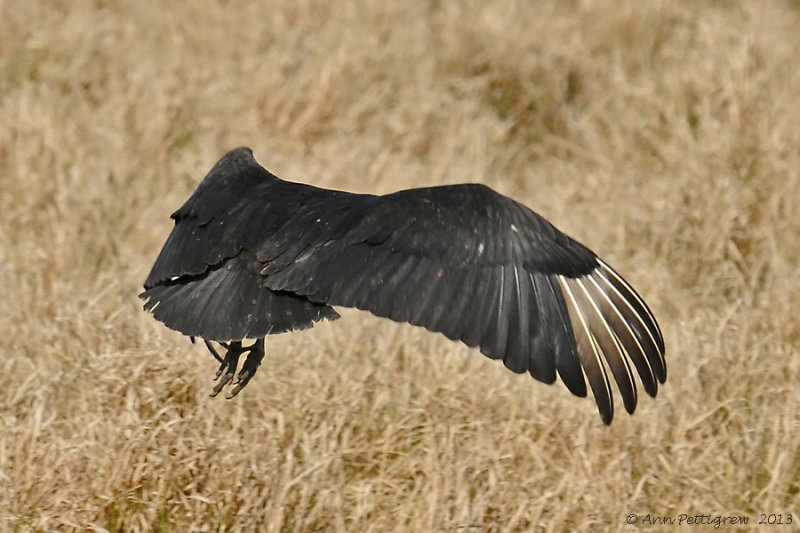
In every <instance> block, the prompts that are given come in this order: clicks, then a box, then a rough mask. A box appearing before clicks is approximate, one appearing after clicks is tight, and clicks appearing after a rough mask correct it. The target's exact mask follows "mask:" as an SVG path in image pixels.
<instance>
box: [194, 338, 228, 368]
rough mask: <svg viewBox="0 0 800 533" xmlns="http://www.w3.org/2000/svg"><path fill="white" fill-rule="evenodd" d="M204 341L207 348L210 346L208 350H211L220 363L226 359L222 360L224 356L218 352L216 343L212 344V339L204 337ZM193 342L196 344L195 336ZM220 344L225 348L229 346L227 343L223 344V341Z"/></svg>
mask: <svg viewBox="0 0 800 533" xmlns="http://www.w3.org/2000/svg"><path fill="white" fill-rule="evenodd" d="M203 342H204V343H206V348H208V351H209V352H211V355H213V356H214V359H216V360H217V361H219V362H220V363H223V362H224V361H223V360H222V357H220V356H219V354H218V353H217V350H216V349H214V345H213V344H211V342H210V341H207V340H206V339H203ZM192 344H194V337H192ZM220 344H221V345H222V346H224V347H225V348H227V347H228V345H227V344H223V343H220Z"/></svg>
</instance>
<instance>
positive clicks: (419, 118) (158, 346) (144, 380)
mask: <svg viewBox="0 0 800 533" xmlns="http://www.w3.org/2000/svg"><path fill="white" fill-rule="evenodd" d="M798 27H800V6H798V3H797V2H789V1H784V0H775V1H761V0H758V1H752V2H712V1H701V2H696V1H693V0H684V1H674V2H637V1H634V0H627V1H625V0H623V1H612V0H598V1H577V0H576V1H565V2H562V1H557V0H550V1H542V2H535V3H534V2H513V1H498V2H491V3H489V2H479V1H477V0H474V1H470V0H464V1H456V2H440V1H437V0H410V1H408V2H404V3H399V2H398V3H384V2H377V1H368V0H363V1H355V0H341V1H337V2H331V3H327V4H324V3H322V2H312V1H310V0H300V1H275V2H249V3H246V2H235V1H225V0H199V1H195V2H189V1H186V0H179V1H175V2H169V3H162V2H155V1H152V0H143V1H141V2H129V3H128V2H111V1H102V0H95V1H89V0H75V1H71V2H56V1H52V0H40V1H37V2H24V1H22V0H10V1H9V0H7V1H5V2H0V123H1V125H0V260H1V261H0V265H2V267H0V292H1V294H2V298H0V326H2V331H3V335H2V337H0V352H1V353H2V357H0V376H1V377H2V380H3V386H2V387H1V388H0V529H8V530H14V531H29V530H40V531H50V530H71V529H75V530H86V529H88V530H97V531H182V530H191V531H253V530H263V531H275V532H278V531H281V532H283V531H285V532H294V531H528V530H544V531H571V530H583V531H599V530H625V529H626V528H628V529H631V530H636V531H640V530H648V529H657V528H655V527H654V526H653V527H651V526H649V525H647V524H644V525H642V524H639V525H638V526H629V525H626V521H625V520H626V516H627V515H628V514H630V513H637V514H639V515H642V516H645V515H647V514H648V513H651V514H652V515H654V516H655V515H658V516H662V515H672V516H675V515H677V514H678V513H689V514H698V513H699V514H712V515H714V514H717V515H726V516H727V515H729V514H740V515H745V516H749V517H751V519H752V522H751V526H750V527H753V528H754V527H757V526H755V525H754V524H756V523H757V521H758V519H759V517H760V514H761V513H767V514H769V513H782V514H783V516H784V519H785V517H786V515H787V513H795V514H794V520H795V526H784V527H785V528H786V530H790V529H792V528H794V527H796V524H797V523H800V516H798V513H800V505H799V502H800V482H798V479H800V439H799V438H798V430H799V429H800V427H799V426H800V423H799V421H800V388H799V387H798V380H799V379H800V355H799V354H798V351H799V347H800V318H799V317H800V297H798V287H800V269H798V265H800V241H799V237H798V235H800V215H799V214H798V213H800V192H798V189H799V188H800V98H798V95H800V63H799V61H798V58H799V57H800V49H799V46H800V32H798V31H797V28H798ZM239 145H247V146H251V147H252V148H253V149H254V151H255V155H256V157H257V159H259V161H260V162H261V163H262V164H263V165H264V166H266V167H267V168H269V169H270V170H272V171H273V172H275V173H277V174H278V175H279V176H282V177H285V178H287V179H291V180H295V181H304V182H307V183H312V184H315V185H319V186H325V187H335V188H343V189H348V190H351V191H357V192H377V193H385V192H389V191H393V190H396V189H398V188H405V187H414V186H422V185H433V184H445V183H458V182H465V181H477V182H482V183H486V184H488V185H490V186H492V187H493V188H495V189H497V190H498V191H500V192H502V193H504V194H508V195H512V196H514V197H515V198H517V199H518V200H520V201H522V202H523V203H525V204H527V205H528V206H530V207H532V208H533V209H535V210H537V211H538V212H539V213H541V214H543V215H544V216H546V217H548V218H549V219H551V220H552V221H553V222H554V223H555V224H556V225H557V226H559V227H560V228H561V229H563V230H565V231H566V232H567V233H569V234H570V235H572V236H574V237H576V238H578V239H579V240H581V241H583V242H585V243H586V244H587V245H589V246H590V247H591V248H592V249H594V250H595V251H596V252H598V253H599V254H600V255H601V256H602V257H604V258H605V259H606V260H607V261H609V262H610V263H611V264H612V265H614V266H616V267H617V268H618V269H619V271H620V272H621V273H623V275H625V276H626V278H628V280H629V281H630V282H631V283H632V284H633V285H634V286H635V287H636V288H637V289H638V290H639V291H640V293H641V294H642V295H643V296H644V297H645V298H646V300H647V301H648V303H649V304H650V306H651V307H652V308H653V310H654V312H655V313H656V316H657V317H658V318H659V321H660V323H661V326H662V328H663V330H664V336H665V339H666V342H667V361H668V367H669V379H668V381H667V384H666V386H664V387H663V388H662V389H661V391H660V393H659V397H658V398H657V399H656V400H655V401H653V400H650V399H649V398H646V397H645V398H643V399H642V401H641V403H640V406H639V409H638V410H637V413H636V414H635V415H634V416H632V417H628V416H627V415H625V414H624V413H620V414H618V416H617V417H616V419H615V421H614V424H613V425H612V426H611V427H605V426H603V424H602V423H601V422H600V419H599V417H598V416H597V414H596V410H595V406H594V404H593V403H592V401H591V400H588V399H587V400H580V399H577V398H574V397H572V396H571V395H570V394H569V393H568V392H567V391H566V389H565V388H564V387H563V386H562V385H558V386H552V387H548V386H545V385H542V384H541V383H538V382H534V381H533V380H531V379H530V378H528V377H525V376H515V375H512V374H510V373H509V372H507V371H506V370H505V369H504V368H503V367H502V365H499V364H497V363H494V362H492V361H490V360H488V359H486V358H484V357H482V356H480V355H479V354H477V352H474V351H471V350H468V349H467V348H465V347H463V346H460V345H457V344H455V343H450V342H448V341H447V340H446V339H444V338H443V337H441V336H438V335H431V334H428V333H426V332H424V331H422V330H419V329H416V328H413V327H411V326H407V325H398V324H393V323H390V322H388V321H384V320H379V319H377V318H374V317H371V316H369V315H366V314H362V313H358V312H350V311H347V310H345V311H344V312H343V318H342V319H340V320H339V321H337V322H335V323H329V324H322V325H320V326H318V327H316V328H314V329H313V330H310V331H307V332H303V333H298V334H294V335H280V336H275V337H273V338H270V339H268V344H267V348H268V356H267V358H266V359H265V361H264V364H263V365H262V367H261V371H260V372H259V375H258V376H257V377H256V379H255V380H254V382H253V383H252V384H251V385H250V386H249V387H248V388H247V389H246V390H245V391H244V392H243V394H241V395H240V396H239V397H237V398H236V399H235V400H232V401H223V400H221V399H218V400H213V399H210V398H209V397H208V393H209V392H210V389H211V386H212V381H211V377H212V376H213V374H214V372H215V370H216V364H215V362H214V361H213V359H212V358H211V357H210V356H209V355H208V354H207V353H205V349H204V348H203V347H202V346H192V345H191V344H189V342H188V341H187V340H186V339H185V338H184V337H182V336H180V335H178V334H176V333H174V332H172V331H169V330H167V329H166V328H164V327H163V326H162V325H161V324H159V323H157V322H156V321H155V320H153V319H152V317H150V316H148V315H147V314H145V313H144V312H142V311H141V302H140V301H139V300H138V298H137V297H136V295H137V294H138V292H139V291H140V289H141V283H142V281H143V280H144V278H145V277H146V275H147V272H148V270H149V268H150V266H151V264H152V261H153V260H154V259H155V257H156V254H157V253H158V251H159V249H160V247H161V245H162V243H163V241H164V239H165V238H166V236H167V234H168V232H169V231H170V229H171V221H170V220H169V218H168V215H169V214H170V213H171V212H172V211H173V210H175V209H176V208H177V207H178V206H179V205H180V204H181V203H182V202H183V201H184V200H185V198H186V197H187V196H188V195H189V194H190V193H191V191H192V190H193V189H194V187H195V186H196V185H197V183H198V182H199V180H200V179H201V178H202V177H203V175H204V174H205V172H207V170H208V169H209V168H210V167H211V165H212V164H213V163H214V162H215V161H216V160H217V159H218V158H219V157H220V156H221V155H223V154H224V153H225V152H226V151H227V150H228V149H231V148H234V147H236V146H239ZM779 530H783V529H780V528H779Z"/></svg>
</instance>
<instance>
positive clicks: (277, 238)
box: [143, 149, 666, 423]
mask: <svg viewBox="0 0 800 533" xmlns="http://www.w3.org/2000/svg"><path fill="white" fill-rule="evenodd" d="M173 218H174V219H175V220H176V226H175V229H174V231H173V234H172V235H171V236H170V238H169V240H168V241H167V243H166V245H165V247H164V250H162V253H161V255H160V256H159V258H158V260H157V261H156V264H155V265H154V267H153V271H152V272H151V274H150V276H149V277H148V280H147V282H146V283H145V288H146V289H147V290H146V291H145V293H144V294H143V296H144V297H146V298H147V297H150V298H151V299H150V301H148V303H147V304H146V305H149V306H150V307H155V310H154V312H155V314H156V318H159V319H161V320H163V321H164V322H165V323H167V325H169V326H170V327H175V329H179V330H181V331H184V333H186V332H187V330H188V329H189V327H190V323H191V322H192V320H194V318H188V319H187V318H185V317H186V316H187V315H188V314H190V313H192V310H191V309H192V308H193V306H197V307H198V308H199V310H197V311H194V314H195V315H197V317H198V318H200V319H201V323H202V326H198V327H196V328H195V329H194V330H193V331H196V332H195V333H191V334H194V335H198V336H204V337H206V338H209V336H208V334H204V333H203V332H204V331H206V332H208V331H214V333H215V335H217V336H213V337H212V338H217V339H219V338H220V337H219V335H218V333H219V332H220V330H222V331H223V332H224V333H226V334H230V337H229V338H237V337H236V335H239V334H242V333H243V332H244V331H245V330H244V329H243V328H242V327H241V324H247V328H245V329H246V333H247V335H246V336H251V337H252V336H260V335H263V334H267V333H270V332H276V331H278V330H285V329H291V328H292V327H307V326H308V325H310V324H311V323H312V322H313V321H314V320H318V319H319V318H321V317H323V316H328V317H329V318H330V317H331V313H334V314H335V312H334V311H333V310H332V309H331V308H330V307H328V306H334V305H337V306H338V305H341V306H347V307H356V308H359V309H364V310H367V311H370V312H372V313H374V314H376V315H378V316H382V317H387V318H390V319H392V320H396V321H401V322H409V323H411V324H415V325H419V326H423V327H425V328H427V329H429V330H431V331H437V332H441V333H443V334H445V335H446V336H447V337H448V338H450V339H454V340H460V341H462V342H464V343H465V344H467V345H468V346H478V347H480V350H481V352H482V353H484V354H486V355H487V356H489V357H491V358H493V359H502V360H503V362H504V363H505V365H506V366H507V367H508V368H509V369H511V370H512V371H514V372H518V373H521V372H525V371H528V372H530V374H531V375H532V376H533V377H534V378H536V379H538V380H541V381H544V382H548V383H551V382H553V381H554V380H555V379H556V374H558V375H560V376H561V379H562V380H563V381H564V383H565V384H566V385H567V387H568V388H569V389H570V390H571V391H572V392H573V393H574V394H576V395H579V396H585V395H586V393H587V390H586V384H585V380H584V375H585V376H586V378H587V379H588V381H589V384H590V387H591V388H592V391H593V394H594V396H595V399H596V402H597V405H598V408H599V410H600V413H601V416H602V418H603V420H604V421H605V422H606V423H608V422H610V421H611V418H612V416H613V400H612V392H611V385H610V383H611V379H609V376H608V369H610V370H611V375H612V376H613V378H614V381H616V383H617V387H618V388H619V391H620V393H621V395H622V397H623V401H624V405H625V407H626V409H627V410H628V412H633V410H634V408H635V406H636V403H637V396H636V384H635V381H634V370H633V369H634V368H635V370H636V372H638V374H639V376H640V379H641V381H642V384H643V385H644V388H645V390H646V391H647V392H648V393H649V394H650V395H652V396H655V394H656V392H657V388H658V382H659V381H660V382H662V383H663V382H664V381H665V379H666V365H665V362H664V358H663V354H664V342H663V339H662V336H661V332H660V331H659V328H658V325H657V323H656V321H655V318H654V317H653V315H652V313H651V312H650V310H649V309H648V308H647V306H646V305H645V304H644V302H643V300H642V299H641V298H640V297H639V296H638V295H637V294H636V292H635V291H634V290H633V289H632V288H631V287H630V285H629V284H628V283H626V282H625V281H624V280H623V279H622V278H621V277H620V276H619V275H618V274H617V273H616V272H614V271H613V270H612V269H611V268H610V267H609V266H608V265H607V264H606V263H604V262H603V261H601V260H600V259H599V258H597V256H596V255H595V254H594V253H592V252H591V251H590V250H588V249H587V248H586V247H584V246H583V245H581V244H579V243H577V242H576V241H574V240H572V239H570V238H569V237H567V236H566V235H564V234H563V233H561V232H560V231H558V230H557V229H556V228H555V227H553V226H552V225H551V224H550V223H549V222H547V221H546V220H545V219H543V218H542V217H540V216H539V215H537V214H536V213H534V212H533V211H531V210H530V209H528V208H526V207H525V206H523V205H521V204H518V203H517V202H515V201H513V200H511V199H509V198H506V197H504V196H502V195H500V194H497V193H496V192H494V191H492V190H491V189H489V188H487V187H485V186H482V185H455V186H446V187H432V188H423V189H411V190H406V191H400V192H397V193H394V194H389V195H386V196H371V195H355V194H350V193H345V192H340V191H329V190H325V189H318V188H314V187H309V186H307V185H300V184H296V183H289V182H284V181H281V180H279V179H278V178H276V177H275V176H273V175H272V174H270V173H269V172H267V171H266V170H264V169H263V168H261V167H260V166H259V165H258V164H257V163H256V161H255V160H254V159H253V157H252V152H250V150H249V149H238V150H235V151H233V152H231V153H230V154H228V155H227V156H225V157H224V158H223V159H222V160H221V161H220V162H219V163H218V164H217V165H216V166H215V167H214V169H212V171H211V172H210V173H209V175H208V176H207V177H206V179H205V180H204V181H203V183H201V185H200V186H199V187H198V190H197V191H196V192H195V194H194V195H193V196H192V197H191V198H190V199H189V200H188V201H187V203H186V204H185V205H184V206H183V207H181V209H179V210H178V211H177V212H176V213H175V214H174V215H173ZM226 271H227V272H228V273H227V274H225V272H226ZM219 272H222V274H219ZM223 274H224V275H223ZM215 277H217V278H220V280H221V281H219V282H218V283H217V282H213V281H211V280H210V278H215ZM203 280H205V281H203ZM169 287H181V288H180V289H173V290H174V292H170V294H168V295H167V296H168V297H169V298H168V297H167V296H165V295H164V294H160V293H159V291H167V292H168V291H170V289H169ZM179 291H183V292H179ZM270 292H272V293H274V294H272V295H269V296H265V295H266V294H267V293H270ZM274 295H280V296H281V298H276V297H275V296H274ZM261 297H263V298H268V299H269V298H271V299H272V300H270V301H269V302H266V303H265V304H264V306H263V307H259V308H258V310H257V312H256V313H255V318H253V317H252V316H251V315H250V314H246V309H247V306H242V303H241V302H242V301H244V302H247V301H258V302H261V300H259V298H261ZM156 299H160V301H161V303H160V304H158V302H155V303H154V300H156ZM187 302H191V303H187ZM226 302H228V303H226ZM290 302H291V303H290ZM297 302H302V303H303V305H304V306H308V305H311V306H312V307H310V308H307V309H305V311H303V310H301V311H299V313H300V314H301V315H303V316H302V317H300V319H298V320H297V322H294V321H293V320H294V319H290V320H285V321H284V322H283V323H281V324H282V326H281V327H279V328H277V329H276V327H274V326H272V327H271V323H270V319H264V320H261V317H262V315H264V314H265V313H268V314H269V315H271V316H272V317H274V315H275V313H274V312H276V311H277V312H278V313H280V312H281V311H282V310H286V309H289V306H291V305H295V304H296V303H297ZM254 305H255V304H254ZM313 306H319V307H313ZM243 307H244V309H243ZM162 308H164V310H162V316H161V317H159V315H158V311H159V309H162ZM173 308H174V309H180V312H174V311H173ZM289 310H290V312H291V316H295V313H298V310H297V309H296V307H292V308H291V309H289ZM303 312H305V314H303ZM243 313H244V314H243ZM314 313H317V314H314ZM177 314H180V315H181V316H182V317H184V318H182V319H181V320H178V319H177V318H176V317H174V316H173V315H177ZM243 316H244V318H243ZM170 318H171V319H172V323H170V321H169V320H168V319H170ZM253 323H256V326H252V324H253ZM220 324H221V325H220ZM177 326H181V327H177ZM182 328H183V329H182ZM215 328H216V329H215ZM187 334H189V333H187ZM234 334H236V335H234ZM241 336H245V335H241ZM239 338H241V337H239Z"/></svg>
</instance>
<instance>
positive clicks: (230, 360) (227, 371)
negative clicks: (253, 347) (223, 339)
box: [209, 341, 250, 397]
mask: <svg viewBox="0 0 800 533" xmlns="http://www.w3.org/2000/svg"><path fill="white" fill-rule="evenodd" d="M227 348H228V351H227V352H226V353H225V359H224V360H223V361H222V364H221V365H220V366H219V370H217V375H216V376H214V379H218V380H219V382H218V383H217V384H216V385H215V386H214V390H213V392H212V393H211V396H212V397H213V396H216V395H217V394H219V393H220V392H222V389H223V388H225V385H227V384H228V383H230V382H231V380H232V379H233V376H234V375H235V374H236V367H237V365H238V364H239V356H240V355H242V354H243V353H244V352H247V351H249V350H250V348H243V347H242V341H231V342H230V343H228V345H227ZM209 349H211V348H209ZM211 353H214V351H213V350H212V352H211ZM215 355H216V354H215ZM217 358H219V356H218V355H217ZM248 359H249V358H248Z"/></svg>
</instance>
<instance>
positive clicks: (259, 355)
mask: <svg viewBox="0 0 800 533" xmlns="http://www.w3.org/2000/svg"><path fill="white" fill-rule="evenodd" d="M206 345H207V346H208V343H206ZM222 346H224V347H225V348H226V349H227V352H226V353H225V358H224V359H222V358H220V357H219V356H217V354H216V353H215V351H214V350H213V349H212V348H211V347H210V346H209V350H211V353H212V354H214V355H215V356H217V358H218V359H219V360H221V361H222V364H221V365H220V367H219V370H217V375H216V376H214V379H215V380H217V384H216V385H214V390H213V391H212V392H211V396H212V397H215V396H217V395H218V394H219V393H220V392H222V389H224V388H225V386H226V385H228V384H229V383H230V382H231V381H233V378H234V376H235V375H236V368H237V366H238V365H239V357H240V356H241V355H242V354H244V353H247V358H246V359H245V361H244V364H243V365H242V369H241V370H240V371H239V375H238V376H236V381H235V382H234V383H233V385H234V387H233V389H231V391H230V393H229V394H228V395H227V396H226V397H227V398H228V399H231V398H233V397H234V396H236V395H237V394H239V391H241V390H242V389H243V388H244V387H245V386H246V385H247V384H248V383H249V382H250V380H251V379H252V378H253V376H254V375H255V373H256V370H258V366H259V365H260V364H261V360H262V359H264V339H258V340H257V341H255V342H254V343H253V344H251V345H250V346H247V347H245V346H242V342H241V341H231V342H230V343H228V344H222Z"/></svg>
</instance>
